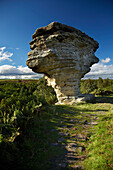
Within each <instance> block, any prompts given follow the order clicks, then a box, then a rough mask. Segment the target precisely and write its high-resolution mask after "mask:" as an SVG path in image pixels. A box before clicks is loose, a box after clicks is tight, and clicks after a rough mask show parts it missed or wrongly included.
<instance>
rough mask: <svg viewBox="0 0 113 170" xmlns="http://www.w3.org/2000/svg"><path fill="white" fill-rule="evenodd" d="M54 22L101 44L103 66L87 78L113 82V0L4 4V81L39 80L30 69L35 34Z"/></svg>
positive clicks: (0, 35) (0, 54)
mask: <svg viewBox="0 0 113 170" xmlns="http://www.w3.org/2000/svg"><path fill="white" fill-rule="evenodd" d="M53 21H57V22H60V23H63V24H66V25H70V26H73V27H75V28H77V29H79V30H81V31H83V32H85V33H86V34H87V35H89V36H91V37H93V38H94V39H95V40H96V41H98V42H99V49H98V50H97V52H96V56H97V57H98V58H99V60H100V61H99V63H98V64H94V65H93V66H92V67H91V71H90V72H89V73H88V74H87V75H86V76H85V77H84V78H94V79H96V78H98V77H102V78H111V79H113V0H0V79H5V78H8V79H14V78H23V79H24V78H39V77H40V75H39V74H36V73H33V72H32V70H31V69H29V68H28V67H27V66H26V60H27V58H28V56H27V53H28V52H29V51H30V45H29V42H30V41H31V40H32V34H34V32H35V30H36V29H37V28H39V27H42V26H46V25H48V24H50V23H51V22H53Z"/></svg>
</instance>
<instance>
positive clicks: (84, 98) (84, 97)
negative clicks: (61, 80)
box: [55, 94, 95, 105]
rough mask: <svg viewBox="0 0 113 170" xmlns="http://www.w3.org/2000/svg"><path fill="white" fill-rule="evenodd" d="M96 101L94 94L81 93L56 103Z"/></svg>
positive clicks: (71, 103) (72, 103) (70, 103)
mask: <svg viewBox="0 0 113 170" xmlns="http://www.w3.org/2000/svg"><path fill="white" fill-rule="evenodd" d="M87 102H88V103H89V102H90V103H94V102H95V96H94V95H93V94H81V95H79V96H77V97H73V98H69V99H64V100H63V101H62V102H57V103H56V104H55V105H65V104H68V105H74V104H77V103H87Z"/></svg>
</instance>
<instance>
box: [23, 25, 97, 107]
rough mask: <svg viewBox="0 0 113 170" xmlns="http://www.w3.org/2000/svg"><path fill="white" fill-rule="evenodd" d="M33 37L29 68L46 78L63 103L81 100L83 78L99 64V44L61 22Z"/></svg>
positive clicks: (37, 31)
mask: <svg viewBox="0 0 113 170" xmlns="http://www.w3.org/2000/svg"><path fill="white" fill-rule="evenodd" d="M32 38H33V41H31V42H30V48H31V51H30V52H29V53H28V59H27V62H26V64H27V65H28V67H29V68H31V69H32V70H33V71H34V72H36V73H43V74H44V75H45V79H47V82H48V85H49V86H52V87H53V88H54V90H55V92H56V95H57V98H58V103H59V104H73V103H76V102H77V101H79V100H78V98H79V97H80V96H81V93H80V88H79V84H80V79H81V78H82V77H83V76H84V75H85V74H86V73H88V72H89V71H90V67H91V66H92V65H93V64H94V63H97V62H98V61H99V59H98V58H97V57H96V56H95V51H96V50H97V48H98V47H99V44H98V42H97V41H95V40H94V39H93V38H91V37H89V36H88V35H86V34H85V33H83V32H81V31H80V30H78V29H76V28H73V27H70V26H67V25H64V24H61V23H58V22H52V23H51V24H49V25H48V26H45V27H41V28H38V29H37V30H36V32H35V33H34V34H33V36H32ZM85 98H86V96H85ZM82 99H83V95H82Z"/></svg>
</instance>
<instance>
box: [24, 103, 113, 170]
mask: <svg viewBox="0 0 113 170" xmlns="http://www.w3.org/2000/svg"><path fill="white" fill-rule="evenodd" d="M112 109H113V106H112V104H106V103H97V104H78V105H76V106H48V107H46V108H45V110H43V112H42V114H41V115H40V118H38V119H37V120H35V126H34V127H33V128H32V129H31V130H30V135H32V137H31V138H30V139H29V140H28V138H27V139H26V142H25V146H24V156H23V159H25V162H24V165H25V164H26V162H28V163H27V165H25V169H33V170H35V169H37V168H38V170H43V169H50V168H51V169H55V167H54V164H55V163H54V161H56V160H57V159H60V157H61V159H62V155H63V154H64V150H65V144H66V143H70V142H72V140H73V141H75V142H78V144H79V145H80V146H81V145H82V146H84V147H85V148H86V150H85V151H83V152H81V153H79V154H81V155H82V154H86V155H87V159H86V160H85V161H84V169H87V170H95V169H96V170H100V169H101V170H104V169H106V170H107V169H113V116H112V112H113V111H112ZM91 116H92V118H94V117H96V118H97V120H96V121H98V125H97V126H93V127H91V128H90V129H88V130H89V131H88V132H87V133H86V135H87V138H90V140H87V141H86V140H84V141H78V140H77V139H76V137H75V134H78V133H84V132H83V130H84V127H83V126H82V124H83V122H84V121H87V122H90V121H91V120H90V119H91ZM70 120H75V122H74V123H73V127H72V128H70V129H67V128H66V127H69V126H70V127H71V125H72V124H71V123H70ZM78 120H79V123H77V122H78ZM59 133H68V134H69V135H68V136H67V137H65V139H64V140H63V141H62V142H61V143H62V146H63V145H64V148H63V147H60V146H57V147H56V146H54V144H55V143H58V139H59ZM28 152H30V155H29V154H28ZM28 160H29V161H28ZM26 167H27V168H26ZM68 167H70V165H68ZM67 169H68V168H67Z"/></svg>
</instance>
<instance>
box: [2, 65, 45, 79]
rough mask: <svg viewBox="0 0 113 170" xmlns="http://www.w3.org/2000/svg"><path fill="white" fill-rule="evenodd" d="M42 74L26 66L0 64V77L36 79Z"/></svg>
mask: <svg viewBox="0 0 113 170" xmlns="http://www.w3.org/2000/svg"><path fill="white" fill-rule="evenodd" d="M40 77H42V75H40V74H37V73H34V72H33V71H32V70H31V69H29V68H28V67H22V66H18V67H16V66H12V65H2V66H0V79H36V78H37V79H38V78H40Z"/></svg>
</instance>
